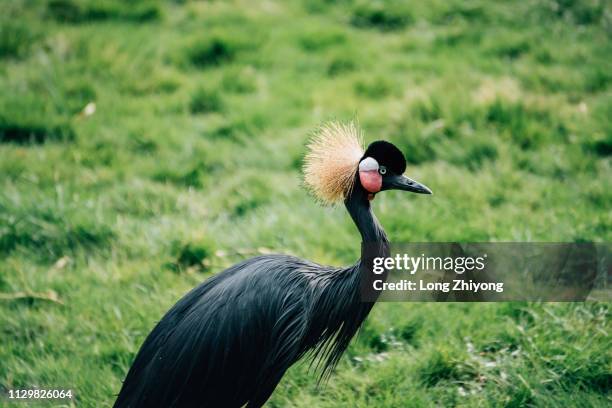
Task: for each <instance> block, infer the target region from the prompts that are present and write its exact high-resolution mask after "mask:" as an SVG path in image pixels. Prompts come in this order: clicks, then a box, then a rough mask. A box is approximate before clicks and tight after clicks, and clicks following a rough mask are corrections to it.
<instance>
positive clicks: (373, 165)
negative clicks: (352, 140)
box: [359, 157, 378, 171]
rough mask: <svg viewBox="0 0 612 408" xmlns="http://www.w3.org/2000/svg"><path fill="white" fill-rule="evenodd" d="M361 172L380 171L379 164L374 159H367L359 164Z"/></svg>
mask: <svg viewBox="0 0 612 408" xmlns="http://www.w3.org/2000/svg"><path fill="white" fill-rule="evenodd" d="M359 171H378V162H377V161H376V160H374V159H373V158H372V157H366V158H365V159H363V160H362V161H361V163H359Z"/></svg>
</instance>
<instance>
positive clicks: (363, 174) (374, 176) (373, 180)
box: [359, 170, 382, 193]
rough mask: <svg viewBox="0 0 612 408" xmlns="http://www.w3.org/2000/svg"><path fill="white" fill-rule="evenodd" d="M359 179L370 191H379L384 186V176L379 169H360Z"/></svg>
mask: <svg viewBox="0 0 612 408" xmlns="http://www.w3.org/2000/svg"><path fill="white" fill-rule="evenodd" d="M359 181H360V182H361V186H362V187H363V188H365V189H366V191H368V192H370V193H378V192H379V191H380V189H381V188H382V176H381V175H380V174H379V173H378V171H377V170H368V171H360V172H359Z"/></svg>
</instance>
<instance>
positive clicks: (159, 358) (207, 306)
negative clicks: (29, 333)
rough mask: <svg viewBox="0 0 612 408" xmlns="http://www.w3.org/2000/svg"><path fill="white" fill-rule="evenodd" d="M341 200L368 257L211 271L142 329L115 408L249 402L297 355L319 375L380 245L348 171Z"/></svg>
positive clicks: (269, 262)
mask: <svg viewBox="0 0 612 408" xmlns="http://www.w3.org/2000/svg"><path fill="white" fill-rule="evenodd" d="M404 166H405V165H404ZM396 176H397V175H396ZM356 178H358V175H356ZM345 205H346V208H347V210H348V212H349V214H350V215H351V217H352V219H353V221H354V222H355V224H356V226H357V228H358V229H359V231H360V233H361V237H362V241H363V242H364V243H370V247H371V244H372V243H373V244H374V247H375V248H376V249H375V251H374V252H372V253H368V259H360V260H359V261H358V262H357V263H355V264H354V265H352V266H350V267H348V268H336V267H331V266H323V265H319V264H316V263H313V262H310V261H306V260H303V259H299V258H296V257H292V256H286V255H266V256H260V257H256V258H253V259H249V260H246V261H244V262H241V263H239V264H237V265H234V266H232V267H230V268H229V269H227V270H225V271H223V272H221V273H219V274H217V275H215V276H213V277H211V278H210V279H208V280H207V281H205V282H204V283H202V284H201V285H200V286H198V287H196V288H195V289H193V290H192V291H191V292H189V293H188V294H187V295H186V296H185V297H183V298H182V299H181V300H179V302H178V303H176V304H175V305H174V306H173V307H172V309H170V311H168V313H167V314H166V315H165V316H164V317H163V318H162V320H161V321H160V322H159V323H158V324H157V326H156V327H155V328H154V329H153V331H152V332H151V333H150V334H149V336H148V337H147V339H146V340H145V342H144V344H143V345H142V347H141V349H140V351H139V352H138V354H137V356H136V359H135V360H134V363H133V365H132V367H131V368H130V370H129V372H128V374H127V376H126V378H125V381H124V383H123V387H122V389H121V391H120V393H119V396H118V398H117V400H116V402H115V407H228V408H231V407H241V406H244V405H246V406H247V407H259V406H261V405H263V404H264V403H265V401H266V400H267V399H268V398H269V397H270V395H271V394H272V392H273V390H274V389H275V387H276V386H277V384H278V383H279V382H280V380H281V378H282V376H283V375H284V373H285V372H286V370H287V369H288V368H289V367H290V366H291V365H292V364H293V363H295V362H296V361H297V360H299V359H300V358H302V357H303V356H305V355H306V354H310V355H311V356H312V358H314V359H315V360H314V361H316V363H315V365H316V366H317V367H319V368H320V371H321V376H322V377H325V376H326V375H328V374H329V373H330V371H331V370H332V369H333V367H334V366H335V365H336V363H337V362H338V360H339V358H340V357H341V355H342V353H343V352H344V351H345V350H346V348H347V347H348V344H349V342H350V340H351V339H352V338H353V336H354V335H355V333H356V332H357V331H358V329H359V327H360V326H361V324H362V323H363V321H364V319H365V318H366V317H367V315H368V313H369V312H370V310H371V308H372V306H373V303H372V302H362V301H361V298H360V284H362V283H363V279H362V277H363V273H364V271H368V270H369V271H371V265H369V266H368V265H367V264H368V263H371V257H372V256H374V255H376V254H378V255H380V256H386V255H388V251H389V249H388V241H387V238H386V235H385V233H384V231H383V229H382V228H381V226H380V225H379V223H378V222H377V220H376V218H375V217H374V215H373V213H372V211H371V207H370V201H369V200H368V193H367V192H366V191H365V190H364V189H363V188H362V187H361V186H360V185H359V182H358V179H357V181H356V182H355V187H354V188H353V189H352V190H351V192H350V195H348V197H347V198H346V200H345ZM366 273H367V272H366ZM379 278H380V277H379Z"/></svg>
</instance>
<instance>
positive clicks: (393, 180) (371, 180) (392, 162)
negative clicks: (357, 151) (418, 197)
mask: <svg viewBox="0 0 612 408" xmlns="http://www.w3.org/2000/svg"><path fill="white" fill-rule="evenodd" d="M404 171H406V159H405V158H404V155H403V154H402V152H401V151H400V150H399V149H398V148H397V147H395V145H393V144H392V143H390V142H387V141H385V140H377V141H376V142H372V143H371V144H370V145H369V146H368V148H367V149H366V151H365V153H364V154H363V157H362V158H361V160H360V161H359V181H360V183H361V186H362V187H363V188H364V189H365V190H366V191H367V192H368V193H370V195H369V197H370V198H374V194H376V193H378V192H379V191H384V190H403V191H410V192H413V193H418V194H431V190H430V189H429V188H428V187H427V186H425V185H423V184H421V183H419V182H417V181H414V180H412V179H410V178H408V177H406V176H404Z"/></svg>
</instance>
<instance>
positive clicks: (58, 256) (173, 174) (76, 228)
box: [0, 0, 612, 407]
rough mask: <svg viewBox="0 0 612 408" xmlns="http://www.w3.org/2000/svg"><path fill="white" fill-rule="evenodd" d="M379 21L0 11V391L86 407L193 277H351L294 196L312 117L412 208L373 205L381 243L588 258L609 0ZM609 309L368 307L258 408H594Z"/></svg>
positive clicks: (36, 7)
mask: <svg viewBox="0 0 612 408" xmlns="http://www.w3.org/2000/svg"><path fill="white" fill-rule="evenodd" d="M393 3H394V4H391V2H386V1H375V2H363V1H354V2H353V1H350V0H345V1H341V2H330V1H326V0H315V1H303V2H299V1H289V2H273V1H264V2H257V3H255V4H252V2H245V1H207V2H183V1H140V2H138V4H136V6H135V7H129V6H128V5H126V4H125V3H124V2H120V1H103V2H99V1H89V0H87V1H77V0H49V1H44V0H38V1H25V0H16V1H11V2H2V4H1V5H0V89H2V92H0V293H2V294H18V293H22V294H25V296H20V297H18V298H14V299H8V298H6V296H5V297H3V298H1V299H0V388H20V387H30V386H33V385H38V386H41V387H70V388H72V389H74V391H75V393H76V402H75V403H76V404H77V405H79V406H87V407H89V406H92V407H93V406H108V405H110V404H111V402H112V401H113V395H114V394H116V393H117V392H118V390H119V387H120V384H121V380H122V378H123V377H124V375H125V373H126V371H127V369H128V367H129V365H130V363H131V361H132V359H133V357H134V354H135V352H136V351H137V350H138V348H139V346H140V344H141V342H142V341H143V339H144V337H145V336H146V334H147V333H148V332H149V331H150V330H151V328H152V327H153V325H154V324H155V322H156V321H157V320H158V319H159V318H160V317H161V316H162V314H163V313H164V312H165V311H166V310H167V309H168V308H169V307H170V306H171V305H172V304H173V303H174V302H175V301H176V300H177V299H178V298H179V297H180V296H182V295H183V294H184V293H185V292H186V291H187V290H189V289H190V288H191V287H193V286H195V285H196V284H198V283H199V282H201V281H202V280H204V279H205V278H206V277H207V276H210V274H213V273H216V272H218V271H220V270H222V269H223V268H224V267H227V266H229V265H231V264H232V263H234V262H236V261H238V260H240V259H244V258H246V257H249V256H252V255H255V254H257V253H261V252H267V251H269V250H272V251H276V252H284V253H292V254H295V255H299V256H303V257H306V258H309V259H313V260H316V261H319V262H322V263H330V264H338V265H340V264H349V263H351V262H353V261H354V260H355V259H356V258H357V257H358V256H359V239H358V234H357V233H356V231H355V228H354V226H353V225H352V224H351V222H350V219H349V217H348V216H347V215H346V214H345V212H344V210H343V209H342V208H337V209H327V208H321V207H319V206H318V205H317V204H316V203H315V202H314V201H313V200H312V199H311V198H310V197H309V196H308V195H307V193H306V192H305V191H304V190H303V189H302V187H301V184H300V174H299V168H300V165H301V160H302V156H303V154H304V144H305V141H306V139H307V137H308V134H309V132H311V131H312V129H313V128H315V127H316V126H317V125H318V124H319V123H321V122H322V121H324V120H327V119H333V118H336V119H342V120H348V119H353V118H358V120H359V122H360V124H361V126H362V127H363V128H364V129H365V131H366V138H367V140H368V141H372V140H375V139H378V138H385V139H388V140H391V141H392V142H394V143H396V144H397V145H398V146H399V147H400V148H401V149H402V150H403V151H404V153H405V154H406V156H407V158H408V160H409V167H408V171H407V173H408V174H409V175H410V176H412V177H414V178H416V179H417V180H420V181H422V182H424V183H425V184H427V185H428V186H429V187H431V188H432V190H433V191H434V193H435V195H434V196H431V197H420V196H406V195H404V194H401V193H387V194H383V195H380V196H378V197H377V199H376V201H375V204H374V206H375V211H376V212H377V214H378V216H379V218H380V220H381V222H382V223H383V225H384V226H385V227H386V229H387V232H388V234H389V236H390V237H391V239H392V240H393V241H410V240H412V241H453V240H457V241H490V240H495V241H569V242H573V241H595V242H609V241H610V240H611V239H612V212H610V202H612V177H611V175H612V172H611V161H610V152H611V148H610V146H611V145H612V127H611V121H610V117H612V94H611V92H610V90H611V88H610V85H611V77H612V75H611V72H612V70H611V69H610V62H609V60H610V55H612V43H611V41H610V36H611V35H612V34H611V31H610V27H611V26H612V20H611V17H610V16H612V10H611V9H610V6H609V3H607V2H604V1H598V0H585V1H565V0H563V1H560V0H558V1H547V0H542V1H536V0H530V1H524V2H505V1H502V2H488V1H454V0H453V1H432V2H410V3H406V4H405V5H398V4H399V3H396V2H393ZM90 102H93V103H95V107H96V109H95V112H94V113H93V114H89V115H88V114H85V113H84V111H83V109H84V108H85V106H86V105H87V104H89V103H90ZM9 297H10V296H9ZM14 297H15V296H14ZM56 300H59V302H57V301H56ZM60 302H61V303H60ZM610 313H611V311H610V304H609V303H587V304H544V305H542V304H401V303H385V304H379V305H377V306H376V307H375V309H374V311H373V313H372V315H371V317H370V318H369V319H368V321H367V323H366V325H365V327H364V330H363V331H362V333H361V334H360V335H359V336H358V337H357V338H356V339H355V340H354V342H353V343H352V345H351V347H350V349H349V351H348V352H347V355H346V356H345V357H344V358H343V359H342V361H341V363H340V365H339V366H338V369H337V370H336V372H335V374H334V375H333V376H332V377H331V379H330V381H329V382H328V383H327V384H326V385H325V386H323V387H321V388H317V387H316V375H315V374H313V373H309V372H308V366H307V364H300V365H297V366H295V367H293V368H292V369H291V370H290V372H289V373H288V375H287V376H286V377H285V378H284V379H283V381H282V382H281V384H280V385H279V387H278V389H277V390H276V392H275V394H274V395H273V397H272V399H271V400H270V402H269V403H268V406H269V407H338V406H351V407H372V406H381V407H406V406H414V407H420V406H465V407H467V406H492V407H498V406H507V407H521V406H542V407H548V406H577V407H589V406H606V405H609V404H610V402H611V399H612V396H611V394H610V389H611V388H612V374H611V373H612V356H611V351H610V350H611V349H612V348H611V347H610V344H611V342H610V327H611V326H610ZM0 404H1V403H0Z"/></svg>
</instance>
